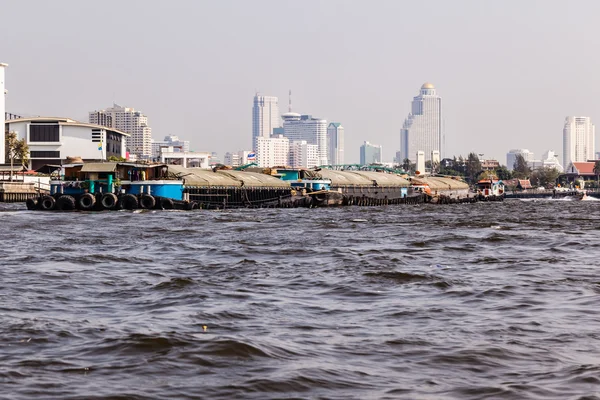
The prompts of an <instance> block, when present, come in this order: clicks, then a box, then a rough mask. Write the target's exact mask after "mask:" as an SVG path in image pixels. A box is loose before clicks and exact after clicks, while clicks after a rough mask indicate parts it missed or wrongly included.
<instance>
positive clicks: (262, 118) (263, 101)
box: [252, 93, 281, 146]
mask: <svg viewBox="0 0 600 400" xmlns="http://www.w3.org/2000/svg"><path fill="white" fill-rule="evenodd" d="M280 126H281V124H280V120H279V105H278V100H277V97H273V96H262V95H260V94H259V93H256V95H255V96H254V106H253V107H252V146H255V143H256V138H257V137H263V138H270V137H271V135H272V134H273V129H275V128H278V127H280Z"/></svg>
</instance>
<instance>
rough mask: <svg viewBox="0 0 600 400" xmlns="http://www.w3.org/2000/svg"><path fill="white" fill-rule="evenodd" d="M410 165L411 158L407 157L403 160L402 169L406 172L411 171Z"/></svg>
mask: <svg viewBox="0 0 600 400" xmlns="http://www.w3.org/2000/svg"><path fill="white" fill-rule="evenodd" d="M410 167H411V163H410V160H409V159H408V158H405V159H404V161H402V169H403V170H405V171H406V172H409V171H410Z"/></svg>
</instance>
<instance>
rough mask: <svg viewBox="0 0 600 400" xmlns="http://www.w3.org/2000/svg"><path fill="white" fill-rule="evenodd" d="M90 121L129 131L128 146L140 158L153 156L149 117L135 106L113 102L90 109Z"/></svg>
mask: <svg viewBox="0 0 600 400" xmlns="http://www.w3.org/2000/svg"><path fill="white" fill-rule="evenodd" d="M89 122H90V123H91V124H96V125H102V126H106V127H108V128H114V129H117V130H120V131H122V132H126V133H129V134H130V135H131V137H130V138H129V139H128V141H127V148H128V149H129V152H130V153H131V154H134V155H136V156H137V157H138V158H140V159H149V158H151V157H152V129H151V128H150V127H149V126H148V117H147V116H146V115H144V114H143V113H141V112H140V111H135V109H133V108H129V107H122V106H120V105H118V104H113V107H110V108H107V109H104V110H99V111H90V113H89Z"/></svg>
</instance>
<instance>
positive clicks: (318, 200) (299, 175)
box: [276, 168, 344, 207]
mask: <svg viewBox="0 0 600 400" xmlns="http://www.w3.org/2000/svg"><path fill="white" fill-rule="evenodd" d="M319 171H320V169H316V170H306V169H288V168H285V169H277V170H276V175H277V176H279V178H280V179H282V180H284V181H287V182H289V183H290V186H291V187H292V189H294V190H295V191H296V195H300V196H302V197H307V201H308V204H309V206H311V207H326V206H341V205H343V204H344V195H343V194H342V193H341V192H339V191H335V190H331V179H326V178H323V177H322V176H320V175H319V173H318V172H319Z"/></svg>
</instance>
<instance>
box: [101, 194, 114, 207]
mask: <svg viewBox="0 0 600 400" xmlns="http://www.w3.org/2000/svg"><path fill="white" fill-rule="evenodd" d="M118 202H119V199H118V198H117V196H116V195H115V194H114V193H106V194H104V195H103V196H102V199H101V200H100V204H102V207H103V208H104V209H106V210H114V209H115V208H117V204H118Z"/></svg>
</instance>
